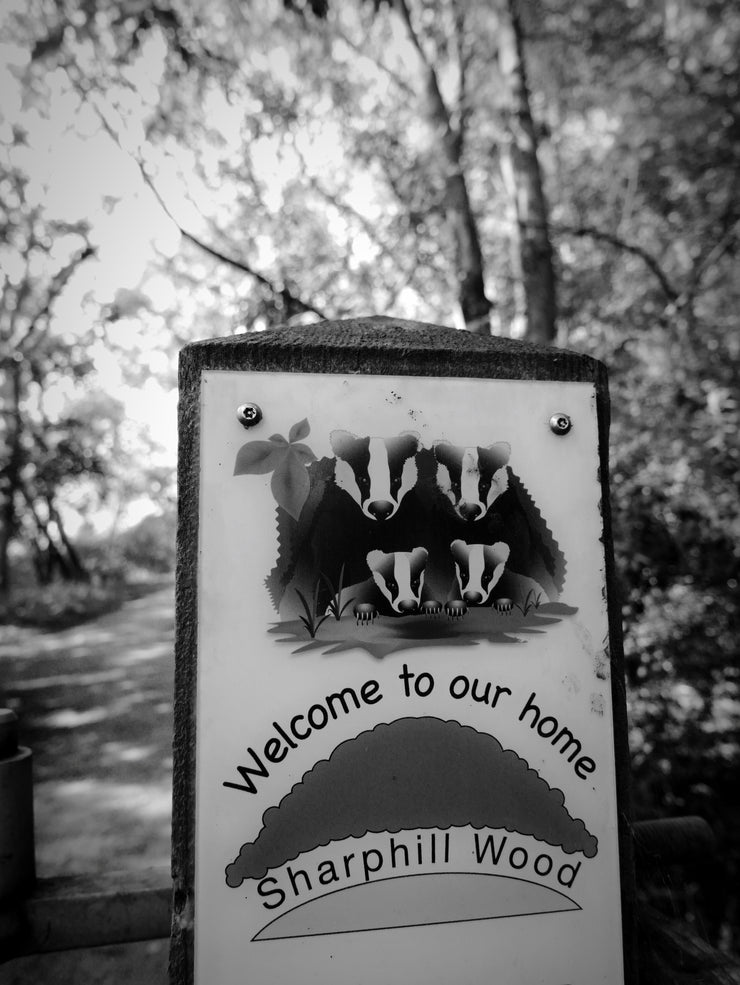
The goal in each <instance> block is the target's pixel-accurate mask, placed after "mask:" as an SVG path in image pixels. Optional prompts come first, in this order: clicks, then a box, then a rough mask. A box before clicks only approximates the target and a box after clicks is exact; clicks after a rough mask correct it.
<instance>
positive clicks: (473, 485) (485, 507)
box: [434, 441, 511, 522]
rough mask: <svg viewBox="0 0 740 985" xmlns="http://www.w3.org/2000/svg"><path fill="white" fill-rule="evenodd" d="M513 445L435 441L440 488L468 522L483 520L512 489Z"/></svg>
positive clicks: (457, 512)
mask: <svg viewBox="0 0 740 985" xmlns="http://www.w3.org/2000/svg"><path fill="white" fill-rule="evenodd" d="M510 455H511V445H509V444H507V443H506V442H505V441H498V442H496V443H495V444H493V445H489V447H488V448H482V447H479V446H471V447H465V446H461V445H453V444H451V443H450V442H449V441H435V442H434V457H435V458H436V460H437V485H438V487H439V488H440V489H441V490H442V492H443V493H444V494H445V495H446V496H447V498H448V499H449V500H450V502H451V503H452V506H453V508H454V510H455V513H456V514H457V515H458V516H459V517H460V518H461V519H462V520H466V521H473V522H476V521H480V520H482V519H483V517H485V515H486V513H488V511H489V509H490V508H491V506H492V505H493V504H494V502H495V501H496V500H497V499H498V498H499V496H501V495H502V494H503V493H504V492H506V490H507V489H508V486H509V475H508V470H507V468H506V465H507V463H508V461H509V456H510Z"/></svg>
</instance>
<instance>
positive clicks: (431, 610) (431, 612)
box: [421, 599, 443, 619]
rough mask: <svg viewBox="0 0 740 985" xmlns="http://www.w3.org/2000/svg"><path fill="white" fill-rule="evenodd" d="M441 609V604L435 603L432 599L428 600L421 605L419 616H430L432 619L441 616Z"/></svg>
mask: <svg viewBox="0 0 740 985" xmlns="http://www.w3.org/2000/svg"><path fill="white" fill-rule="evenodd" d="M442 609H443V605H442V603H441V602H435V601H434V599H429V601H428V602H422V603H421V614H422V615H423V616H431V617H432V618H433V619H436V618H437V617H438V616H441V615H442Z"/></svg>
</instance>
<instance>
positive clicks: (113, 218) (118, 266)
mask: <svg viewBox="0 0 740 985" xmlns="http://www.w3.org/2000/svg"><path fill="white" fill-rule="evenodd" d="M13 9H18V10H22V9H23V3H22V2H21V0H7V2H6V4H5V7H4V10H3V12H2V14H0V20H2V19H4V17H7V15H8V14H9V13H11V12H12V11H13ZM78 47H79V51H78V53H77V54H78V57H77V67H78V69H79V70H80V72H81V74H82V75H84V73H85V71H86V69H88V68H89V69H90V70H91V72H92V69H93V66H94V68H95V72H99V71H100V66H99V65H95V64H94V60H95V58H96V57H97V56H96V55H95V53H94V52H93V51H92V48H90V49H86V48H85V46H84V45H80V46H78ZM340 48H341V45H340ZM338 54H341V51H340V52H339V53H338ZM400 54H401V55H402V54H403V53H400ZM164 56H165V43H164V41H163V39H162V37H161V36H160V35H159V34H158V32H157V30H156V29H155V30H152V31H150V32H149V33H148V34H147V35H146V37H145V38H144V39H143V41H142V44H141V46H140V49H139V51H138V55H137V57H136V59H135V61H134V62H133V64H132V65H131V66H130V67H129V68H127V69H125V76H126V78H125V83H123V84H121V83H120V82H115V83H114V82H111V83H110V85H109V87H108V90H107V91H106V94H105V96H103V95H101V94H100V92H97V91H93V92H91V93H90V94H89V95H88V97H87V102H85V101H84V100H83V99H82V98H81V97H80V95H79V93H78V91H77V90H76V89H75V87H74V85H73V83H72V81H71V80H70V78H69V77H68V76H67V74H66V72H65V71H63V70H62V69H55V70H51V71H50V72H49V73H48V74H47V76H46V77H45V80H44V82H45V85H46V86H47V92H48V95H47V100H46V101H45V100H44V99H43V98H37V97H34V96H32V95H30V94H29V93H28V92H26V91H24V89H23V87H22V85H21V83H20V82H19V79H18V76H19V75H20V73H21V72H22V70H23V69H24V68H25V67H26V66H27V64H28V57H29V56H28V51H27V50H26V49H25V48H23V47H21V46H18V45H14V44H12V43H4V44H0V92H1V93H2V99H1V104H0V156H2V157H3V158H5V160H6V161H7V163H8V164H10V165H12V166H15V167H18V168H19V169H20V170H21V171H22V172H24V173H25V174H26V175H27V176H28V179H29V181H28V185H27V204H29V205H31V206H34V205H37V206H39V207H40V208H42V210H43V214H44V216H45V218H46V219H48V220H59V221H67V222H77V221H79V220H80V219H84V220H85V221H87V222H88V223H89V226H90V233H89V238H90V240H91V242H92V244H93V245H94V246H95V248H96V256H95V258H93V259H91V260H88V261H86V262H85V263H84V264H82V265H81V266H80V268H79V269H78V270H77V271H76V272H75V274H74V276H73V278H72V279H71V281H70V283H69V285H68V287H67V289H66V290H65V292H64V294H63V296H62V297H61V298H60V300H59V301H58V303H57V304H56V306H55V308H54V318H53V323H52V330H53V331H54V332H55V333H58V334H59V335H61V336H62V337H63V338H65V339H67V340H69V341H72V340H73V339H75V338H78V337H81V336H83V335H85V334H86V333H87V332H88V331H89V330H90V329H92V328H95V329H96V332H97V335H98V340H97V341H96V342H95V343H94V344H93V345H92V346H91V347H89V349H88V354H89V355H90V356H91V357H92V359H93V360H94V364H95V373H94V375H93V376H91V377H88V378H87V379H86V380H85V383H84V385H85V387H87V388H90V387H97V388H99V389H101V390H102V391H104V392H106V393H108V394H112V395H114V396H116V397H117V398H119V399H121V400H122V401H123V402H124V403H125V408H126V415H127V418H128V420H129V421H130V422H131V424H132V425H136V424H138V425H140V426H141V427H142V428H145V429H146V431H147V432H148V433H149V435H150V436H151V438H152V439H153V440H154V441H155V442H156V443H157V444H158V445H160V446H161V448H162V451H161V456H160V459H161V462H162V464H165V463H166V464H169V465H172V466H174V464H175V458H176V427H177V423H176V399H177V398H176V394H175V393H174V392H173V391H172V390H171V389H170V388H168V386H162V385H161V384H160V382H159V379H158V377H161V376H165V375H166V374H167V373H168V370H171V369H172V366H171V358H172V356H171V354H169V353H168V349H169V350H171V349H172V342H171V329H170V327H169V326H168V324H167V319H166V318H165V317H163V316H164V315H165V314H170V313H171V312H172V311H173V310H177V311H179V312H180V316H181V319H182V323H184V324H185V323H188V322H189V323H191V324H192V325H193V326H197V324H198V322H199V318H202V316H203V313H202V311H200V312H199V311H198V310H197V304H198V297H197V292H196V291H193V292H190V294H188V292H183V291H182V290H180V289H179V287H178V286H176V285H175V284H174V283H173V282H172V281H171V280H170V279H168V278H167V277H166V276H165V275H164V274H163V273H162V272H161V263H159V266H158V262H159V261H161V258H162V257H165V258H167V257H173V256H175V254H177V253H178V252H179V250H180V246H181V242H180V239H181V237H180V233H179V230H178V229H177V226H176V225H175V223H174V222H173V221H172V220H171V219H170V218H169V217H168V216H167V214H166V212H165V210H164V209H163V208H162V206H161V204H160V203H159V202H158V201H157V199H156V197H155V196H154V194H153V193H152V191H151V189H150V188H149V187H148V186H147V185H146V183H145V181H144V179H143V177H142V174H141V171H140V167H139V164H138V163H137V160H138V161H140V162H143V163H144V165H145V166H146V167H147V170H148V171H149V172H150V173H151V174H152V175H153V176H154V177H153V180H154V182H155V184H156V187H157V188H158V190H159V193H160V194H161V195H162V196H163V198H164V200H165V202H166V205H167V208H168V209H169V210H170V211H171V212H172V214H173V216H174V217H175V218H176V219H177V221H178V222H179V223H180V224H181V225H182V226H183V227H184V228H186V229H188V230H189V231H192V232H194V233H196V234H197V233H202V234H203V235H204V238H205V239H206V240H207V239H209V238H210V237H209V235H208V230H207V229H206V230H204V229H203V224H204V219H203V216H204V215H205V216H208V217H209V218H211V219H212V220H213V221H214V223H215V224H216V226H218V225H219V220H220V219H221V220H222V221H223V222H224V225H225V224H226V220H227V219H228V218H229V217H230V216H231V215H233V209H234V205H235V195H236V194H237V189H236V188H235V186H234V185H233V184H232V183H229V182H228V181H220V180H219V175H220V171H219V164H220V161H222V160H223V159H226V160H228V159H232V160H235V161H236V160H240V155H243V153H244V143H243V142H244V129H243V128H244V119H245V113H248V112H249V105H248V99H249V98H250V97H248V96H245V97H244V99H243V98H241V96H240V98H239V99H235V100H233V101H232V102H230V101H229V100H228V99H227V98H226V97H225V95H224V93H223V92H222V91H221V89H220V88H219V87H217V86H213V87H212V88H211V89H210V91H209V92H208V93H207V97H206V109H207V116H208V119H209V123H210V124H211V126H212V127H213V128H214V130H216V131H217V132H218V134H219V138H220V146H219V147H218V148H217V149H216V148H211V149H210V151H209V148H208V147H205V148H199V151H202V153H200V154H199V158H198V159H199V161H200V163H201V165H202V166H203V167H204V170H205V173H206V176H207V177H210V178H211V179H212V180H211V181H209V182H208V184H207V185H206V184H205V183H204V182H203V181H201V180H200V179H199V178H198V177H197V174H196V167H195V164H196V156H195V153H194V152H193V150H191V149H187V148H185V147H184V146H182V145H180V144H179V143H177V142H176V141H175V140H174V139H165V140H164V141H162V142H161V143H160V144H159V145H158V146H156V147H155V146H153V145H152V144H149V143H147V142H146V137H145V129H144V126H145V121H146V119H147V116H148V114H149V113H150V112H151V110H152V108H153V107H154V106H155V105H156V102H157V100H158V98H159V92H158V85H159V83H160V81H161V78H162V73H163V69H164ZM249 57H250V61H251V62H252V63H254V67H255V68H261V69H263V70H269V72H270V73H271V75H272V76H274V77H277V78H279V79H280V81H281V83H282V84H284V85H286V86H288V87H289V86H290V85H291V84H293V85H294V87H295V89H296V91H300V88H301V80H300V79H299V78H297V77H296V76H295V75H294V74H293V69H292V67H291V57H290V54H289V52H288V51H287V50H284V49H281V48H279V47H278V48H272V49H271V50H270V52H269V54H266V53H261V52H259V51H257V50H254V51H252V52H251V53H250V56H249ZM347 57H348V58H351V60H352V63H353V65H354V66H355V67H356V69H357V71H361V72H365V74H366V75H367V77H368V84H369V85H370V84H371V83H375V84H377V85H385V84H387V80H386V79H385V78H384V77H383V76H382V75H381V74H380V73H379V72H378V69H377V66H375V65H373V63H372V62H370V61H369V60H368V59H360V58H358V56H357V54H356V53H355V52H353V51H351V50H349V49H348V52H347ZM406 57H408V52H406ZM88 62H89V64H88ZM126 83H128V84H126ZM245 99H246V100H247V103H245V101H244V100H245ZM259 108H261V107H257V106H255V107H254V109H255V110H257V109H259ZM101 121H102V122H101ZM13 127H20V128H21V129H22V130H23V132H24V133H25V143H24V144H20V145H13V143H12V142H13ZM106 128H108V130H110V131H112V132H113V134H115V135H116V136H115V139H114V137H113V136H112V135H111V133H110V132H108V130H107V129H106ZM419 139H420V140H421V139H422V136H421V135H420V136H419ZM341 148H342V140H341V133H340V130H339V126H338V124H337V122H336V121H335V120H334V119H332V106H331V103H330V101H329V100H328V98H327V100H326V105H325V106H322V105H321V104H320V101H319V103H318V104H317V105H314V106H312V118H311V121H310V124H309V125H308V126H306V127H305V129H304V130H302V131H300V132H299V133H297V135H296V137H295V140H294V142H293V144H292V146H291V144H290V141H286V139H285V134H282V135H281V134H280V133H275V134H265V135H263V136H261V137H259V138H257V139H256V140H253V141H252V142H251V144H250V163H251V166H252V168H253V170H254V173H255V175H256V177H257V179H258V181H259V183H260V184H261V186H262V187H263V188H264V190H265V193H264V200H265V204H266V206H267V208H268V209H269V210H271V211H272V212H273V213H274V214H279V212H280V210H281V207H282V204H283V194H284V190H285V188H286V187H287V186H288V185H289V184H290V183H291V182H293V181H294V180H295V179H296V178H297V177H298V176H299V175H301V174H302V173H304V169H306V170H307V171H308V172H309V173H312V174H314V175H317V176H326V175H330V174H332V173H337V172H338V171H341V172H342V173H343V174H346V173H348V172H349V173H351V174H352V179H351V181H350V184H349V191H348V194H347V200H348V204H349V205H350V206H352V207H354V208H355V209H356V210H358V211H360V212H362V213H363V214H364V215H365V217H366V218H367V219H369V220H370V221H372V220H373V219H374V218H376V217H377V214H378V211H379V210H380V209H381V208H382V207H383V204H382V202H381V201H380V200H379V199H378V197H377V189H376V187H375V186H374V183H373V180H372V178H371V175H370V174H369V173H368V172H364V171H362V170H361V169H358V168H352V169H351V168H349V167H348V166H347V162H346V161H344V160H343V159H342V152H341ZM209 155H210V156H209ZM214 189H215V190H214ZM327 221H328V222H329V225H330V227H331V231H332V232H333V233H335V234H336V235H337V237H341V241H345V240H346V238H347V236H346V232H347V230H346V223H345V220H344V219H343V217H342V216H341V215H340V214H339V213H338V212H335V211H334V210H331V211H330V212H329V214H328V217H327ZM332 224H333V225H332ZM80 245H81V241H80V240H79V238H75V237H70V238H69V242H67V243H66V244H65V243H63V242H62V243H61V244H60V251H59V252H60V255H59V256H58V257H57V261H56V262H57V264H58V267H57V269H58V268H59V267H61V266H63V265H64V263H65V262H66V259H67V258H68V257H69V256H71V255H72V254H73V253H74V252H75V251H76V250H78V249H79V248H80ZM349 249H350V250H351V254H352V256H351V260H352V261H353V262H358V263H359V262H366V261H369V260H372V259H374V258H375V256H376V255H377V246H376V245H375V244H374V243H373V242H371V240H370V239H369V238H368V237H367V236H365V235H364V234H361V233H359V234H357V235H355V236H353V237H352V240H351V244H350V246H349ZM251 259H252V260H253V262H254V263H255V265H256V266H257V267H261V268H263V269H269V268H270V266H271V265H272V264H273V263H274V261H275V260H276V257H275V254H274V247H273V243H272V241H271V240H270V238H269V237H268V236H266V235H263V236H261V237H257V238H256V250H255V255H254V256H253V257H251ZM0 260H1V261H2V269H3V273H4V276H5V277H6V278H8V279H9V280H10V281H11V282H12V281H14V280H16V279H17V278H19V277H21V276H22V275H23V273H24V270H25V258H24V257H23V256H18V255H13V254H12V253H10V252H8V251H7V250H5V251H0ZM53 272H54V271H51V274H53ZM36 273H38V274H39V275H40V276H42V277H43V275H44V273H45V272H44V271H42V270H39V271H37V272H36ZM49 275H50V273H49V272H48V271H47V272H46V276H47V278H48V276H49ZM225 290H226V289H225ZM127 292H128V293H127ZM137 292H140V293H141V294H143V295H144V296H145V297H146V298H147V299H148V308H149V310H148V311H147V310H141V309H137V310H135V311H133V312H131V314H130V315H128V316H126V315H124V317H122V318H120V319H119V320H117V321H114V322H106V323H102V322H101V319H100V312H101V306H104V305H108V304H111V303H112V302H113V301H114V299H115V300H120V298H121V297H129V298H131V297H134V296H135V294H136V293H137ZM401 302H403V298H402V299H401ZM399 313H401V314H402V313H404V312H402V311H400V312H399ZM234 327H235V326H234ZM193 331H194V332H195V331H197V330H195V329H194V330H193ZM205 334H208V333H205ZM217 334H218V333H217ZM193 337H197V336H196V335H195V334H194V336H193ZM126 351H128V352H129V353H130V354H131V355H133V357H134V358H135V360H136V364H137V366H138V367H139V368H140V369H142V368H143V369H144V370H145V371H149V372H150V373H151V376H150V377H149V379H147V380H146V381H145V382H144V383H143V384H139V385H136V386H132V385H130V383H128V382H127V381H126V379H125V372H124V366H123V363H124V362H125V359H123V358H122V354H123V353H125V352H126ZM169 375H170V378H171V373H170V374H169ZM79 395H80V384H79V383H75V382H74V381H73V380H71V379H59V380H58V381H56V382H52V383H50V385H49V386H47V388H46V389H45V392H44V394H43V406H44V409H45V411H46V413H47V414H48V415H49V417H50V418H52V419H53V418H54V417H55V416H56V415H57V414H60V413H62V412H63V410H64V409H65V406H66V405H67V404H68V402H69V401H73V400H74V399H75V398H76V397H78V396H79ZM146 508H147V504H138V505H137V506H136V509H135V511H134V513H132V514H131V517H130V518H133V517H134V514H135V513H136V512H139V511H140V510H141V509H146Z"/></svg>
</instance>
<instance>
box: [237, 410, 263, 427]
mask: <svg viewBox="0 0 740 985" xmlns="http://www.w3.org/2000/svg"><path fill="white" fill-rule="evenodd" d="M236 419H237V420H238V421H239V423H240V424H241V426H242V427H243V428H253V427H254V426H255V424H259V422H260V421H261V420H262V411H261V410H260V408H259V407H258V406H257V404H241V405H240V406H239V407H237V408H236Z"/></svg>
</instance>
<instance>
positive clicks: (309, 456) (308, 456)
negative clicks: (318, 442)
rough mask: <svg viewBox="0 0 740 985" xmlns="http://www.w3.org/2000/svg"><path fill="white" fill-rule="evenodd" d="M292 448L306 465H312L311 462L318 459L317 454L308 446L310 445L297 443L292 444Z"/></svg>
mask: <svg viewBox="0 0 740 985" xmlns="http://www.w3.org/2000/svg"><path fill="white" fill-rule="evenodd" d="M290 450H291V452H292V453H293V454H295V455H297V456H298V458H300V460H301V461H302V462H303V463H304V465H310V464H311V462H315V461H316V456H315V455H314V453H313V452H312V451H311V449H310V448H309V447H308V445H303V444H297V445H291V446H290Z"/></svg>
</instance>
